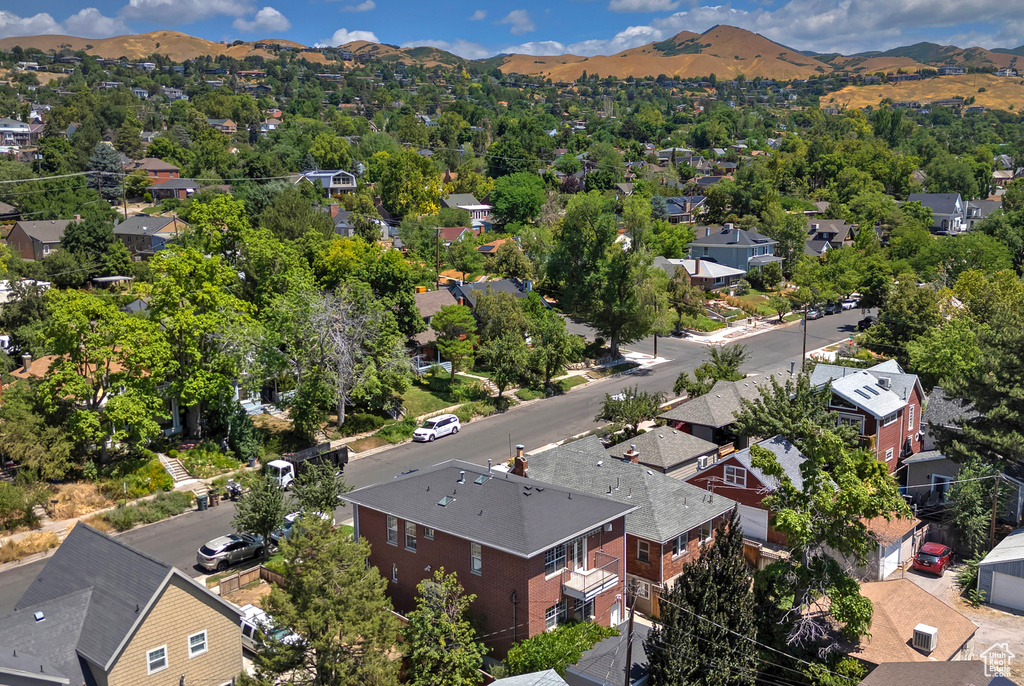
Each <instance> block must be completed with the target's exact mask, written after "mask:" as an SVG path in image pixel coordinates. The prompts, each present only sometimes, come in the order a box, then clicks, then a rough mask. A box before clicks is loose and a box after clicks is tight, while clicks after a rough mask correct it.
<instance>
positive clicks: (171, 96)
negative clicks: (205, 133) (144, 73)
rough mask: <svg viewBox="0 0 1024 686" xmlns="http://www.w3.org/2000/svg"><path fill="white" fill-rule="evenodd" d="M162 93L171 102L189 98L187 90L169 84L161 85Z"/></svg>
mask: <svg viewBox="0 0 1024 686" xmlns="http://www.w3.org/2000/svg"><path fill="white" fill-rule="evenodd" d="M160 93H161V94H162V95H163V96H164V97H165V98H167V100H168V101H169V102H174V101H175V100H188V96H187V95H185V92H184V91H183V90H181V89H180V88H171V87H169V86H161V87H160ZM211 126H212V124H211Z"/></svg>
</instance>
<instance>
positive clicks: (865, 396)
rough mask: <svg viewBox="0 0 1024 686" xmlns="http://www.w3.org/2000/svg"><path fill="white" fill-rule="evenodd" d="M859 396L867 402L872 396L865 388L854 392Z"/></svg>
mask: <svg viewBox="0 0 1024 686" xmlns="http://www.w3.org/2000/svg"><path fill="white" fill-rule="evenodd" d="M854 392H855V393H856V394H857V395H859V396H861V397H863V398H864V399H865V400H871V396H870V395H868V394H867V393H865V392H864V389H863V388H858V389H856V390H855V391H854Z"/></svg>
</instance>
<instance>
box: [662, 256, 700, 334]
mask: <svg viewBox="0 0 1024 686" xmlns="http://www.w3.org/2000/svg"><path fill="white" fill-rule="evenodd" d="M705 302H707V300H706V299H705V294H704V290H703V289H701V288H700V287H699V286H694V285H693V284H691V283H690V277H689V275H688V274H687V273H686V270H685V269H683V268H682V267H676V272H675V275H674V276H673V277H672V280H671V281H669V283H668V303H669V306H670V307H671V308H672V309H673V311H675V313H676V328H677V329H678V328H680V326H681V325H682V320H683V317H684V316H687V315H688V316H691V317H696V316H698V315H702V314H704V303H705Z"/></svg>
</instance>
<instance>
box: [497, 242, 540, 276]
mask: <svg viewBox="0 0 1024 686" xmlns="http://www.w3.org/2000/svg"><path fill="white" fill-rule="evenodd" d="M493 268H494V271H495V272H496V273H498V274H501V275H502V276H508V277H511V278H513V279H528V278H530V274H531V267H530V261H529V260H528V259H526V255H524V254H523V251H522V250H520V249H519V246H518V245H516V242H515V241H514V240H507V241H505V242H504V243H502V244H501V245H499V246H498V250H497V252H496V253H495V255H494V265H493Z"/></svg>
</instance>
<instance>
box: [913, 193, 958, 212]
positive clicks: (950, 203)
mask: <svg viewBox="0 0 1024 686" xmlns="http://www.w3.org/2000/svg"><path fill="white" fill-rule="evenodd" d="M959 197H960V194H959V193H911V194H910V196H909V197H908V198H907V202H919V203H921V204H922V205H924V206H925V207H930V208H931V210H932V211H933V212H937V213H938V214H954V213H955V212H956V201H957V199H958V198H959ZM961 206H962V203H961Z"/></svg>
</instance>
